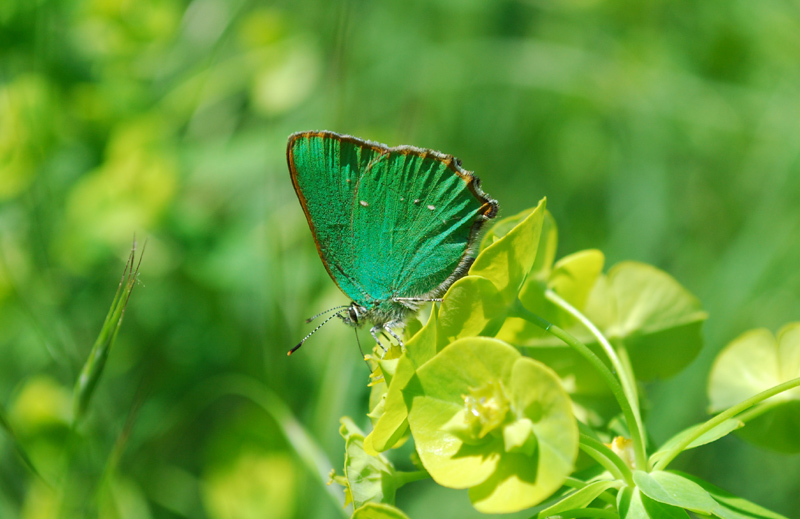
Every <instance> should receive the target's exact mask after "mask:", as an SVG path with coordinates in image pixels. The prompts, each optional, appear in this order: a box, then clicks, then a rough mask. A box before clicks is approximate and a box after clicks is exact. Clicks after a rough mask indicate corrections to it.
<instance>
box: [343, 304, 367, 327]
mask: <svg viewBox="0 0 800 519" xmlns="http://www.w3.org/2000/svg"><path fill="white" fill-rule="evenodd" d="M366 315H367V309H366V308H365V307H363V306H361V305H360V304H358V303H356V302H355V301H353V302H352V303H350V306H348V307H347V310H345V311H344V312H341V313H340V314H339V317H341V319H342V321H344V324H346V325H348V326H353V327H356V328H357V327H359V326H361V325H362V324H364V318H365V317H366Z"/></svg>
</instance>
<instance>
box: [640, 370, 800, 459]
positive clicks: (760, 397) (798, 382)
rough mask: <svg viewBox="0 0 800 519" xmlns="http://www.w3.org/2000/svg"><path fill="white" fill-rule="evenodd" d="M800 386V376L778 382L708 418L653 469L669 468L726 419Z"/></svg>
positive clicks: (667, 453) (666, 454)
mask: <svg viewBox="0 0 800 519" xmlns="http://www.w3.org/2000/svg"><path fill="white" fill-rule="evenodd" d="M798 386H800V377H798V378H795V379H792V380H789V381H788V382H784V383H783V384H778V385H777V386H774V387H771V388H769V389H767V390H766V391H762V392H761V393H759V394H757V395H754V396H751V397H750V398H748V399H747V400H744V401H742V402H740V403H738V404H736V405H735V406H733V407H729V408H728V409H726V410H725V411H723V412H721V413H720V414H718V415H717V416H715V417H714V418H712V419H710V420H708V421H707V422H705V423H703V424H702V425H701V426H700V427H698V428H697V429H696V430H695V431H694V433H693V434H690V435H688V436H687V437H686V438H684V439H683V440H682V441H681V442H679V443H677V444H676V445H675V446H674V447H673V448H672V449H670V450H669V451H667V452H666V453H665V454H664V456H663V457H662V458H661V459H659V460H658V462H657V463H656V464H655V467H653V470H664V469H665V468H667V465H669V464H670V462H672V460H674V459H675V457H676V456H678V454H680V453H681V452H683V450H684V449H685V448H686V447H687V446H688V445H689V444H690V443H692V442H693V441H695V440H696V439H697V438H699V437H700V436H702V435H703V434H705V433H706V432H708V431H710V430H711V429H713V428H714V427H716V426H717V425H719V424H721V423H722V422H724V421H725V420H727V419H729V418H733V417H734V416H736V415H737V414H739V413H742V412H743V411H746V410H747V409H750V408H751V407H753V406H754V405H756V404H758V403H759V402H763V401H764V400H766V399H768V398H770V397H772V396H775V395H777V394H779V393H783V392H784V391H788V390H790V389H793V388H796V387H798Z"/></svg>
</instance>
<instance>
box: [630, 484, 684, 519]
mask: <svg viewBox="0 0 800 519" xmlns="http://www.w3.org/2000/svg"><path fill="white" fill-rule="evenodd" d="M617 509H618V510H619V516H620V517H621V518H622V519H686V518H687V517H689V515H688V514H687V513H686V512H685V511H684V510H683V509H681V508H677V507H674V506H670V505H666V504H664V503H659V502H658V501H653V500H652V499H650V498H649V497H647V496H646V495H644V494H643V493H642V492H641V491H640V490H639V489H638V488H630V487H626V488H624V489H622V490H621V491H620V492H619V494H617Z"/></svg>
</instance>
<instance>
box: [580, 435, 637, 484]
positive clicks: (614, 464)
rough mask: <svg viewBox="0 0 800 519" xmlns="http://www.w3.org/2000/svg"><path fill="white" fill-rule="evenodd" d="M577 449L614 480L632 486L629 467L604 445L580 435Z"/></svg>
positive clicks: (631, 473)
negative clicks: (602, 468)
mask: <svg viewBox="0 0 800 519" xmlns="http://www.w3.org/2000/svg"><path fill="white" fill-rule="evenodd" d="M579 447H580V449H581V450H582V451H583V452H585V453H586V454H588V455H589V456H591V457H592V459H594V460H595V461H596V462H597V463H599V464H600V465H602V466H603V467H604V468H605V469H606V470H608V471H609V472H610V473H611V474H612V475H613V476H614V477H615V478H616V479H618V480H620V481H624V482H625V483H626V484H627V485H628V486H633V472H631V469H630V467H628V466H627V465H626V464H625V462H624V461H623V460H622V458H620V457H619V456H618V455H617V453H615V452H614V451H612V450H611V449H610V448H608V446H607V445H606V444H604V443H602V442H600V441H597V440H595V439H594V438H592V437H591V436H587V435H585V434H581V436H580V443H579Z"/></svg>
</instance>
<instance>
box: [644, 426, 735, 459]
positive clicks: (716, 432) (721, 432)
mask: <svg viewBox="0 0 800 519" xmlns="http://www.w3.org/2000/svg"><path fill="white" fill-rule="evenodd" d="M701 425H702V424H697V425H693V426H691V427H689V428H687V429H684V430H683V431H681V432H679V433H678V434H676V435H675V436H673V437H672V438H670V439H669V440H667V441H666V442H665V443H664V445H662V446H661V448H660V449H658V451H656V452H654V453H653V455H652V456H650V463H655V462H657V461H658V460H659V459H661V457H662V456H663V455H664V454H665V453H666V452H667V451H669V450H671V449H672V447H673V446H675V445H677V444H678V443H680V442H681V441H682V440H683V439H684V438H686V437H687V436H689V435H691V434H692V433H693V432H694V431H695V430H697V428H698V427H700V426H701ZM742 426H744V422H741V421H740V420H736V419H733V418H732V419H729V420H725V421H724V422H722V423H721V424H719V425H717V426H716V427H714V428H713V429H711V430H709V431H706V432H705V433H704V434H702V435H701V436H699V437H698V438H696V439H695V440H694V441H693V442H692V443H690V444H689V445H688V446H687V447H686V449H684V450H689V449H694V448H696V447H700V446H701V445H705V444H707V443H711V442H715V441H717V440H719V439H720V438H722V437H724V436H727V435H728V434H730V433H732V432H733V431H735V430H736V429H738V428H740V427H742Z"/></svg>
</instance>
